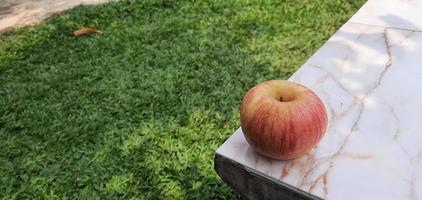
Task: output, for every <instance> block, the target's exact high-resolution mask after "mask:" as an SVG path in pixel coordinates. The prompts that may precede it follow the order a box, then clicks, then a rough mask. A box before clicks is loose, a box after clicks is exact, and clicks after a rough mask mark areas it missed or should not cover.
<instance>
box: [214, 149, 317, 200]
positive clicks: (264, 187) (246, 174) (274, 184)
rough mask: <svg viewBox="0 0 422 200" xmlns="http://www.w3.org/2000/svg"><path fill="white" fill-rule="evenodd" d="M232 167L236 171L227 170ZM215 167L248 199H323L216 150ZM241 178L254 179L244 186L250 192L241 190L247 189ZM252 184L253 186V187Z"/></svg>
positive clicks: (226, 180) (228, 182) (227, 181)
mask: <svg viewBox="0 0 422 200" xmlns="http://www.w3.org/2000/svg"><path fill="white" fill-rule="evenodd" d="M223 166H224V167H223ZM233 166H235V167H233ZM231 168H234V169H236V172H233V171H230V172H229V171H227V169H231ZM214 169H215V171H216V172H217V174H218V175H219V176H220V177H221V178H222V179H223V180H224V181H225V182H226V183H227V184H229V185H230V186H231V187H232V188H233V189H234V190H235V191H236V192H238V194H240V195H241V196H242V197H246V198H248V199H249V198H251V197H255V198H251V199H262V198H263V199H279V198H280V197H284V198H286V199H295V200H322V198H321V197H318V196H316V195H314V194H311V193H309V192H306V191H304V190H302V189H300V188H297V187H294V186H293V185H290V184H289V183H286V182H284V181H282V180H279V179H276V178H273V177H270V176H268V175H266V174H265V173H262V172H260V171H257V170H255V169H253V168H251V167H248V166H246V165H243V164H241V163H239V162H237V161H235V160H233V159H230V158H228V157H226V156H224V155H222V154H220V153H218V152H216V153H215V156H214ZM231 176H232V177H231ZM239 178H240V179H242V180H243V181H242V182H243V183H244V182H249V181H251V180H253V182H254V183H253V184H250V183H247V184H243V187H244V186H245V185H247V186H246V187H249V191H250V192H249V194H244V193H241V191H246V190H245V188H241V187H242V184H239V182H238V179H239ZM245 179H249V180H245ZM268 185H269V186H268ZM250 186H252V188H251V187H250ZM271 190H272V191H271Z"/></svg>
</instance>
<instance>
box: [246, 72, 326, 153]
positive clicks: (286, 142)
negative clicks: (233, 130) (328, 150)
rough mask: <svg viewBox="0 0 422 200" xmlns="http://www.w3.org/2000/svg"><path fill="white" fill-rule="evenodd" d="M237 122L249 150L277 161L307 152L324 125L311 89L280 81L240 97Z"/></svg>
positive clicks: (322, 111) (322, 112)
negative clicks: (240, 103) (238, 119)
mask: <svg viewBox="0 0 422 200" xmlns="http://www.w3.org/2000/svg"><path fill="white" fill-rule="evenodd" d="M240 120H241V127H242V131H243V134H244V135H245V138H246V140H247V142H248V143H249V145H250V146H251V147H252V149H254V150H255V151H256V152H258V153H260V154H263V155H265V156H268V157H271V158H274V159H280V160H289V159H295V158H297V157H300V156H302V155H304V154H306V153H308V152H309V151H310V150H311V149H312V148H313V147H314V146H315V145H316V144H317V143H318V142H319V141H320V139H321V138H322V136H323V135H324V133H325V130H326V128H327V123H328V119H327V112H326V109H325V106H324V104H323V102H322V101H321V99H320V98H319V97H318V96H317V95H316V94H315V93H314V92H313V91H312V90H310V89H308V88H307V87H305V86H303V85H300V84H297V83H293V82H290V81H282V80H271V81H265V82H263V83H261V84H258V85H256V86H255V87H253V88H251V89H250V90H249V91H248V92H247V93H246V95H245V96H244V98H243V101H242V105H241V107H240Z"/></svg>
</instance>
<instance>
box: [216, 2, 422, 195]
mask: <svg viewBox="0 0 422 200" xmlns="http://www.w3.org/2000/svg"><path fill="white" fill-rule="evenodd" d="M375 1H376V2H378V1H377V0H374V2H375ZM406 2H413V1H406ZM361 11H362V10H361ZM363 11H364V10H363ZM421 13H422V11H421ZM355 16H358V15H355ZM355 19H356V18H355ZM413 21H414V20H413ZM421 23H422V21H421ZM290 80H291V81H295V82H299V83H302V84H304V85H306V86H308V87H310V88H311V89H313V90H314V91H315V92H316V93H317V94H318V95H319V96H320V97H321V99H322V100H323V101H324V103H325V105H326V107H327V110H328V112H329V113H328V114H329V127H328V130H327V132H326V134H325V136H324V137H323V139H322V140H321V142H320V143H319V144H318V146H317V147H316V148H314V149H313V150H312V151H311V152H310V153H309V154H308V155H305V156H303V157H301V158H299V159H296V160H292V161H276V160H271V159H268V158H264V157H262V156H260V155H258V154H256V153H254V152H253V151H252V150H251V149H250V147H249V145H248V144H247V142H246V140H245V139H244V137H243V134H242V132H241V130H240V129H239V130H237V131H236V132H235V133H234V134H233V135H232V136H231V137H230V138H229V139H228V140H227V141H226V142H225V143H224V144H223V145H222V146H221V147H220V148H219V149H218V150H217V153H218V154H221V155H223V156H225V157H228V158H230V159H232V160H235V161H237V162H240V163H242V164H244V165H246V166H249V167H251V168H253V169H256V170H258V171H260V172H263V173H265V174H267V175H268V176H271V177H274V178H276V179H279V180H281V181H283V182H285V183H288V184H290V185H292V186H295V187H297V188H300V189H302V190H304V191H307V192H309V193H312V194H314V195H316V196H319V197H321V198H324V199H342V200H347V199H353V200H356V199H382V200H389V199H392V200H393V199H394V200H396V199H409V200H416V199H422V32H419V31H409V30H401V29H395V28H386V27H381V26H378V25H376V26H370V25H363V24H357V23H349V22H348V23H346V24H345V25H344V26H343V27H341V28H340V29H339V30H338V31H337V32H336V34H335V35H334V36H332V37H331V38H330V39H329V40H328V41H327V43H326V44H324V45H323V46H322V47H321V49H319V50H318V51H317V52H316V53H315V54H314V55H313V56H312V57H311V58H310V59H309V60H308V61H307V62H306V63H305V64H304V65H303V66H302V67H301V68H300V69H299V70H298V71H297V72H296V73H295V74H294V75H293V76H292V77H291V78H290Z"/></svg>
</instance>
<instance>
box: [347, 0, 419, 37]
mask: <svg viewBox="0 0 422 200" xmlns="http://www.w3.org/2000/svg"><path fill="white" fill-rule="evenodd" d="M421 10H422V0H369V1H367V2H366V4H365V5H364V6H362V7H361V9H360V10H359V12H357V13H356V14H355V15H354V16H353V17H352V18H351V19H350V20H349V22H352V23H361V24H368V25H375V26H381V27H391V28H399V29H407V30H416V31H422V20H421V19H422V11H421Z"/></svg>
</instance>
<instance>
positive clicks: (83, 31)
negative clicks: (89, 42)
mask: <svg viewBox="0 0 422 200" xmlns="http://www.w3.org/2000/svg"><path fill="white" fill-rule="evenodd" d="M93 33H99V34H101V33H103V32H101V31H99V30H97V29H93V28H81V29H79V30H77V31H74V32H73V35H74V36H75V37H81V36H84V35H89V34H93Z"/></svg>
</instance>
